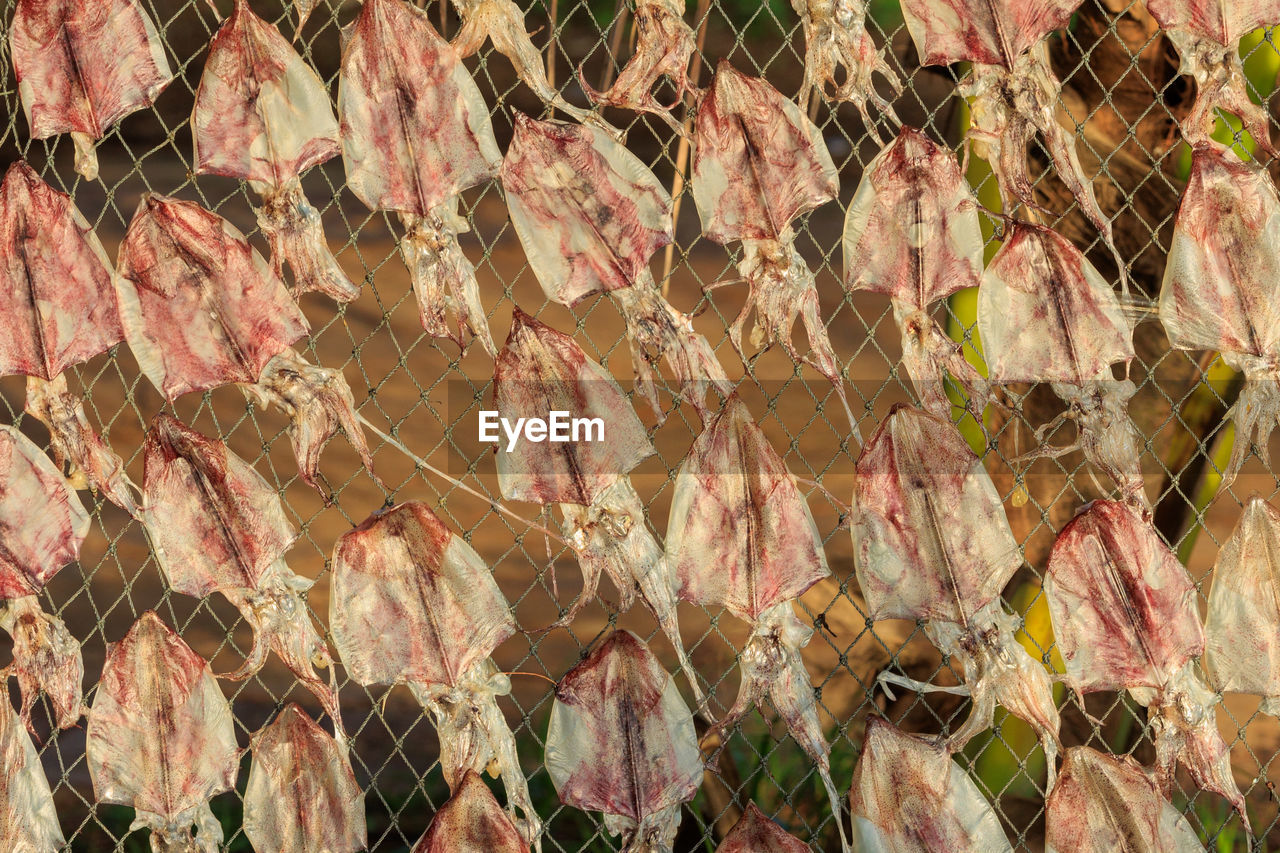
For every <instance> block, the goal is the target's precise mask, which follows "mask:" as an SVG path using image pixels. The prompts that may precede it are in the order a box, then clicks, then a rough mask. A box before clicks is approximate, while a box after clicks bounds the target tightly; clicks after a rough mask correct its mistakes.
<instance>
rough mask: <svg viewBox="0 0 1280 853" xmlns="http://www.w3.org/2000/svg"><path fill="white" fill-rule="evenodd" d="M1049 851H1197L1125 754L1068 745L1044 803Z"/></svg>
mask: <svg viewBox="0 0 1280 853" xmlns="http://www.w3.org/2000/svg"><path fill="white" fill-rule="evenodd" d="M1045 846H1046V849H1047V850H1048V851H1049V853H1203V851H1204V845H1203V844H1201V843H1200V839H1198V838H1197V837H1196V833H1195V831H1194V830H1193V829H1192V828H1191V825H1190V824H1188V823H1187V819H1186V818H1184V817H1183V816H1182V815H1181V814H1179V812H1178V810H1177V809H1175V808H1174V807H1173V804H1172V803H1170V802H1169V801H1168V800H1167V799H1165V797H1164V795H1163V794H1162V793H1160V789H1159V787H1158V786H1157V785H1156V782H1155V780H1154V779H1152V778H1151V774H1150V772H1148V771H1147V769H1146V768H1145V767H1142V766H1140V765H1139V764H1138V763H1137V762H1136V761H1134V760H1133V759H1132V758H1131V757H1129V756H1127V755H1124V756H1114V755H1106V754H1104V753H1101V752H1098V751H1097V750H1095V749H1090V748H1089V747H1087V746H1073V747H1071V748H1070V749H1068V750H1067V751H1066V752H1065V753H1063V756H1062V772H1061V773H1060V774H1059V775H1058V784H1057V786H1056V787H1054V789H1053V793H1052V794H1050V795H1049V800H1048V802H1047V803H1046V804H1045Z"/></svg>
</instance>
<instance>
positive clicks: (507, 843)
mask: <svg viewBox="0 0 1280 853" xmlns="http://www.w3.org/2000/svg"><path fill="white" fill-rule="evenodd" d="M412 853H529V843H528V842H527V841H525V840H524V839H523V838H522V837H521V836H520V832H519V830H517V829H516V826H515V824H514V823H512V822H511V817H510V816H509V815H508V814H507V813H506V812H504V811H503V810H502V806H500V805H498V801H497V800H496V799H494V796H493V794H492V793H491V792H490V791H489V788H488V786H487V785H485V783H484V782H483V781H482V780H481V779H480V776H479V775H477V773H476V772H475V771H474V770H468V771H467V772H466V773H465V774H464V775H463V777H462V781H461V782H460V783H458V787H457V790H456V791H454V794H453V796H452V797H450V798H449V801H448V802H446V803H445V804H444V805H443V806H441V807H440V810H439V811H438V812H436V813H435V815H434V816H433V817H432V818H431V825H430V826H428V827H427V831H426V832H424V833H423V834H422V837H421V838H419V839H418V843H417V844H415V845H413V851H412Z"/></svg>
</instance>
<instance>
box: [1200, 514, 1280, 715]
mask: <svg viewBox="0 0 1280 853" xmlns="http://www.w3.org/2000/svg"><path fill="white" fill-rule="evenodd" d="M1204 634H1205V669H1206V670H1207V671H1208V672H1209V674H1210V675H1211V683H1212V684H1213V685H1214V686H1215V687H1216V688H1217V689H1219V690H1222V691H1224V692H1230V693H1250V694H1252V695H1254V696H1260V697H1262V706H1261V708H1260V710H1261V711H1262V712H1263V713H1266V714H1271V715H1272V716H1280V512H1277V511H1276V508H1275V507H1273V506H1272V505H1271V504H1269V503H1267V502H1266V501H1265V500H1263V499H1262V497H1261V496H1259V495H1254V496H1253V497H1251V498H1249V500H1248V501H1247V502H1246V503H1245V505H1244V512H1243V513H1242V514H1241V516H1240V521H1239V523H1237V524H1236V529H1235V531H1234V532H1232V534H1231V538H1230V539H1228V540H1227V542H1226V544H1224V545H1223V546H1222V548H1221V550H1219V551H1218V560H1217V562H1216V563H1215V564H1214V567H1213V587H1212V588H1211V589H1210V590H1209V612H1208V614H1207V615H1206V616H1205V624H1204Z"/></svg>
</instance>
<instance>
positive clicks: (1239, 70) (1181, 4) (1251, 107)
mask: <svg viewBox="0 0 1280 853" xmlns="http://www.w3.org/2000/svg"><path fill="white" fill-rule="evenodd" d="M1146 6H1147V11H1148V12H1150V13H1151V17H1153V18H1155V19H1156V23H1158V24H1159V25H1160V29H1162V30H1164V32H1165V35H1167V36H1168V37H1169V40H1170V41H1171V42H1173V45H1174V47H1176V48H1177V49H1178V58H1179V59H1180V60H1181V67H1180V68H1179V69H1178V72H1179V73H1180V74H1185V75H1187V76H1188V77H1190V78H1192V79H1193V80H1195V82H1196V99H1195V101H1194V102H1192V104H1191V112H1190V113H1188V114H1187V117H1186V118H1185V119H1183V121H1182V122H1181V123H1180V124H1179V128H1180V129H1181V131H1182V136H1183V138H1184V139H1186V140H1187V142H1189V143H1191V144H1193V145H1194V144H1195V143H1197V142H1204V141H1207V140H1208V139H1209V135H1210V134H1211V133H1213V125H1214V113H1215V111H1216V110H1219V109H1222V110H1227V111H1228V112H1232V113H1235V114H1236V115H1237V116H1239V117H1240V122H1241V124H1243V125H1244V129H1245V130H1246V131H1248V132H1249V135H1250V136H1252V137H1253V138H1254V140H1255V141H1256V142H1257V143H1258V144H1259V145H1261V146H1262V147H1263V149H1265V150H1266V151H1268V152H1271V153H1273V154H1274V153H1275V148H1274V147H1273V146H1272V144H1271V117H1270V116H1269V115H1268V113H1267V109H1266V107H1265V106H1262V105H1259V104H1255V103H1254V102H1253V101H1252V100H1250V98H1249V92H1248V89H1247V88H1246V84H1247V82H1248V81H1247V80H1246V79H1245V75H1244V66H1243V65H1242V63H1241V61H1240V50H1239V46H1240V39H1241V38H1243V37H1244V36H1246V35H1248V34H1249V33H1250V32H1251V31H1253V30H1256V29H1258V28H1259V27H1265V26H1271V25H1274V24H1277V23H1280V3H1277V2H1276V0H1250V2H1240V0H1148V2H1147V4H1146ZM1262 94H1263V98H1264V103H1265V97H1266V93H1265V92H1264V93H1262Z"/></svg>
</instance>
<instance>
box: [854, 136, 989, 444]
mask: <svg viewBox="0 0 1280 853" xmlns="http://www.w3.org/2000/svg"><path fill="white" fill-rule="evenodd" d="M982 249H983V239H982V231H981V230H980V228H979V227H978V206H977V203H976V202H975V200H974V198H973V194H972V193H971V192H970V191H969V185H968V183H967V182H966V181H965V179H964V173H963V172H961V171H960V164H959V163H958V162H956V158H955V155H954V154H953V153H952V152H950V151H948V150H947V149H945V148H943V147H942V146H940V145H938V144H937V143H936V142H934V141H933V140H932V139H930V138H929V137H928V136H926V135H925V134H924V133H923V132H921V131H919V130H916V129H915V128H913V127H909V126H906V125H903V127H902V128H901V129H900V130H899V131H898V136H897V137H896V138H895V139H894V140H893V141H892V142H890V143H889V144H888V145H887V146H885V147H884V148H883V149H882V150H881V151H880V153H879V154H877V155H876V157H875V159H874V160H872V161H871V162H870V163H869V164H867V168H866V171H865V172H863V175H862V183H860V184H859V185H858V190H857V192H856V193H854V196H853V200H852V201H851V202H850V203H849V211H848V213H847V214H846V216H845V221H844V270H845V272H844V277H845V288H846V290H849V291H858V290H869V291H871V292H873V293H882V294H884V295H885V296H888V297H889V302H890V304H891V305H892V306H893V316H894V319H895V320H896V321H897V323H898V329H899V330H900V331H901V332H902V361H903V364H904V366H905V367H906V368H907V372H908V373H909V374H910V375H911V379H912V382H913V384H914V385H915V389H916V393H917V394H918V395H919V396H920V401H921V405H923V406H924V408H925V410H926V411H928V412H930V413H932V414H935V415H937V416H938V417H940V418H950V417H951V401H950V400H949V399H947V394H946V390H945V387H944V376H948V375H949V376H950V378H951V379H952V381H953V382H955V383H956V384H957V385H959V386H960V387H961V389H962V390H963V391H964V393H965V396H966V398H967V405H968V407H969V410H970V411H971V412H972V413H973V415H974V417H975V418H976V419H977V420H978V421H981V420H982V409H983V407H984V405H985V403H986V401H987V399H988V397H989V396H990V388H989V386H988V383H987V382H986V381H985V380H984V379H983V378H982V376H981V375H980V374H979V373H978V371H977V370H975V369H974V368H973V366H972V365H970V364H969V362H967V361H965V359H964V355H963V354H962V352H961V347H960V345H959V344H957V343H956V342H955V341H953V340H952V339H951V338H950V337H948V336H947V334H946V332H944V331H943V330H942V329H941V328H940V327H939V326H938V323H937V321H936V320H934V319H933V317H932V316H931V313H930V312H931V309H932V308H933V306H934V304H936V303H937V302H939V301H941V300H943V299H946V298H947V297H948V296H951V295H952V294H953V293H955V292H957V291H959V290H963V289H965V288H968V287H977V286H978V283H979V282H980V281H981V280H982Z"/></svg>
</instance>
